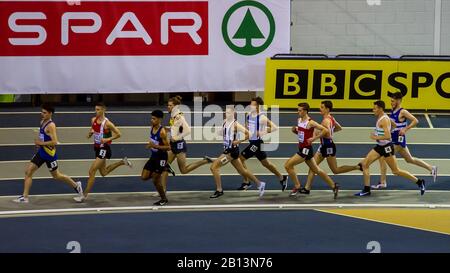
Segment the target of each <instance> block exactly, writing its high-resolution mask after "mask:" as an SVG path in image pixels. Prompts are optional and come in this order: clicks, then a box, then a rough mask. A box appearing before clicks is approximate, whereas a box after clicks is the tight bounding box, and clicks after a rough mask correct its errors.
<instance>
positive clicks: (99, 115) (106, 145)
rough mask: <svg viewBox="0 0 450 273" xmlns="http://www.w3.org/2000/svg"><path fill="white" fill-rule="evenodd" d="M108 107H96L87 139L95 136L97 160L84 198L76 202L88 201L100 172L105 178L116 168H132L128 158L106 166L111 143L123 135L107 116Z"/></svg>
mask: <svg viewBox="0 0 450 273" xmlns="http://www.w3.org/2000/svg"><path fill="white" fill-rule="evenodd" d="M105 112H106V106H105V105H104V104H103V103H101V102H99V103H97V104H96V105H95V117H93V118H92V119H91V129H90V130H89V133H88V136H87V138H91V137H92V136H94V151H95V160H94V162H92V165H91V167H90V169H89V178H88V182H87V187H86V189H85V190H84V196H81V197H75V198H74V200H75V201H76V202H79V203H81V202H83V201H85V200H86V199H87V197H88V195H89V193H90V192H91V190H92V187H93V186H94V182H95V174H96V173H97V171H100V174H101V175H102V176H103V177H105V176H107V175H108V174H109V173H111V172H112V171H114V170H115V169H116V168H118V167H120V166H123V165H126V166H128V167H130V168H131V166H132V165H131V162H130V161H128V159H127V157H124V158H123V159H122V160H121V161H119V162H116V163H114V164H111V165H108V166H107V165H106V160H107V159H110V158H111V155H112V152H111V143H112V141H113V140H116V139H118V138H120V136H121V133H120V131H119V129H117V127H116V126H115V125H114V123H112V122H111V121H110V120H109V119H108V118H106V116H105Z"/></svg>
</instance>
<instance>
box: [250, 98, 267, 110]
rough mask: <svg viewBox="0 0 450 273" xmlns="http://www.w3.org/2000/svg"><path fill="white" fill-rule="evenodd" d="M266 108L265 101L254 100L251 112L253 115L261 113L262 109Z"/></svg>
mask: <svg viewBox="0 0 450 273" xmlns="http://www.w3.org/2000/svg"><path fill="white" fill-rule="evenodd" d="M263 106H264V101H263V99H262V98H261V97H256V98H252V100H251V102H250V111H251V112H252V113H259V112H260V110H261V107H263Z"/></svg>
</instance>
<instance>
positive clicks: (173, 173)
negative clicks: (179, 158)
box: [167, 163, 175, 176]
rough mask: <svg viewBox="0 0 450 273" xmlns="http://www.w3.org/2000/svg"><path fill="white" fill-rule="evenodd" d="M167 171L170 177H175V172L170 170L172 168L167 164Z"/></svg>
mask: <svg viewBox="0 0 450 273" xmlns="http://www.w3.org/2000/svg"><path fill="white" fill-rule="evenodd" d="M167 171H168V172H169V173H170V174H171V175H172V176H175V171H174V170H173V169H172V166H170V164H169V163H167Z"/></svg>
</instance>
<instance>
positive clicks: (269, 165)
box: [260, 158, 283, 181]
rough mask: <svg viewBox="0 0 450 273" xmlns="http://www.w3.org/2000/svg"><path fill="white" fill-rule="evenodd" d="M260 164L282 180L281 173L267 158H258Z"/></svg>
mask: <svg viewBox="0 0 450 273" xmlns="http://www.w3.org/2000/svg"><path fill="white" fill-rule="evenodd" d="M260 162H261V164H262V165H263V166H264V167H265V168H266V169H268V170H269V171H270V172H271V173H273V174H274V175H275V176H276V177H278V179H279V180H280V181H281V180H283V175H282V174H281V173H280V172H279V171H278V169H277V167H275V165H273V163H272V162H270V161H269V160H268V159H267V158H265V159H263V160H260Z"/></svg>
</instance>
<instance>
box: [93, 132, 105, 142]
mask: <svg viewBox="0 0 450 273" xmlns="http://www.w3.org/2000/svg"><path fill="white" fill-rule="evenodd" d="M102 138H103V135H102V134H94V142H95V143H96V144H102Z"/></svg>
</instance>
